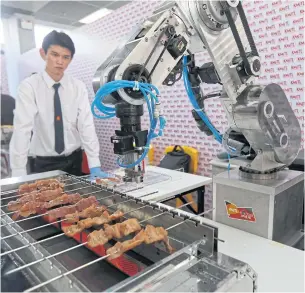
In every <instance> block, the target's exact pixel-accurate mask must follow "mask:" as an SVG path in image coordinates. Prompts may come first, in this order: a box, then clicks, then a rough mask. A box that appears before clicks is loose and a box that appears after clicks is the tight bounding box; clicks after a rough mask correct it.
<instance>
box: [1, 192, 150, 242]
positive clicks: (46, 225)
mask: <svg viewBox="0 0 305 293" xmlns="http://www.w3.org/2000/svg"><path fill="white" fill-rule="evenodd" d="M106 198H107V197H105V198H103V199H106ZM147 205H148V204H146V205H144V206H142V207H140V208H137V209H135V210H132V211H129V212H126V213H124V215H125V214H128V213H131V212H134V211H137V210H140V209H143V208H144V207H146V206H147ZM63 221H66V219H62V220H58V221H54V222H51V223H48V224H45V225H42V226H38V227H35V228H32V229H28V230H24V231H22V232H20V233H15V234H12V235H8V236H5V237H2V238H1V240H5V239H8V238H11V237H14V236H16V235H19V234H23V233H26V232H30V231H34V230H38V229H41V228H44V227H48V226H51V225H53V224H57V223H60V222H63Z"/></svg>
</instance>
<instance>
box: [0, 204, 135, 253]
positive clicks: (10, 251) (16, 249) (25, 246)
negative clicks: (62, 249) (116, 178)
mask: <svg viewBox="0 0 305 293" xmlns="http://www.w3.org/2000/svg"><path fill="white" fill-rule="evenodd" d="M131 200H134V198H132V199H128V200H125V201H121V202H118V203H115V204H112V205H110V206H107V208H110V207H113V206H116V205H119V204H121V203H125V202H128V201H131ZM62 221H63V220H59V222H62ZM17 234H19V233H17ZM62 235H65V233H61V234H58V235H56V236H54V237H50V238H47V239H43V242H44V241H47V240H50V239H53V238H55V237H59V236H62ZM38 243H41V242H39V241H38V242H35V243H30V244H27V245H24V246H21V247H18V248H15V249H13V250H9V251H6V252H3V253H1V254H0V256H3V255H6V254H9V253H12V252H15V251H18V250H20V249H23V248H27V247H29V246H31V245H36V244H38Z"/></svg>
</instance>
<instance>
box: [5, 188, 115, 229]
mask: <svg viewBox="0 0 305 293" xmlns="http://www.w3.org/2000/svg"><path fill="white" fill-rule="evenodd" d="M101 191H103V190H96V191H92V192H89V193H85V194H81V196H86V195H91V194H94V193H97V192H101ZM113 196H114V194H113V195H110V196H106V197H103V198H100V199H98V200H102V199H106V198H109V197H113ZM15 212H16V211H14V212H11V213H5V214H3V215H1V216H5V215H10V214H12V213H15ZM48 214H49V212H47V213H44V214H40V215H36V216H33V217H28V218H25V219H21V220H18V221H14V222H10V223H6V224H3V225H0V228H2V227H4V226H7V225H9V226H11V225H12V224H15V223H19V222H23V221H27V220H31V219H35V218H38V217H42V216H45V215H48Z"/></svg>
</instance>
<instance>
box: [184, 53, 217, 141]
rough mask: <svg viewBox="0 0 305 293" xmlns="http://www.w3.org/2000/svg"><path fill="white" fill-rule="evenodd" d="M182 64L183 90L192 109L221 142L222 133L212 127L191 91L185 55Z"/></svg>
mask: <svg viewBox="0 0 305 293" xmlns="http://www.w3.org/2000/svg"><path fill="white" fill-rule="evenodd" d="M182 64H183V81H184V87H185V90H186V92H187V95H188V97H189V100H190V102H191V104H192V106H193V108H194V110H195V111H196V112H197V113H198V115H199V116H200V118H201V119H202V121H203V122H204V123H205V124H206V125H207V127H208V128H209V129H210V131H211V132H212V134H213V135H214V137H215V139H216V140H217V141H218V142H219V143H220V144H222V135H221V134H220V133H219V132H218V130H217V129H216V128H215V127H214V125H213V124H212V123H211V122H210V120H209V119H208V117H207V116H206V115H205V113H204V112H203V111H202V110H201V109H200V107H199V105H198V103H197V101H196V98H195V96H194V93H193V91H192V86H191V83H190V81H189V79H188V69H187V64H188V62H187V56H183V60H182Z"/></svg>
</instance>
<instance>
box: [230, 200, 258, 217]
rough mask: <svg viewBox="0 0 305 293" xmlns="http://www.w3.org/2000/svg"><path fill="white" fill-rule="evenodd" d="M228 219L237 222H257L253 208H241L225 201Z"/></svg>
mask: <svg viewBox="0 0 305 293" xmlns="http://www.w3.org/2000/svg"><path fill="white" fill-rule="evenodd" d="M225 204H226V210H227V214H228V217H229V218H230V219H235V220H243V221H247V222H256V218H255V215H254V212H253V209H252V208H241V207H238V206H237V205H235V204H234V203H231V202H229V201H226V200H225Z"/></svg>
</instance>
